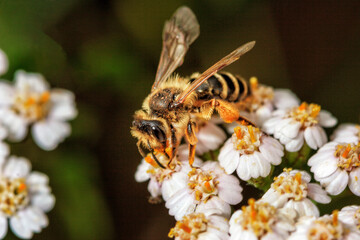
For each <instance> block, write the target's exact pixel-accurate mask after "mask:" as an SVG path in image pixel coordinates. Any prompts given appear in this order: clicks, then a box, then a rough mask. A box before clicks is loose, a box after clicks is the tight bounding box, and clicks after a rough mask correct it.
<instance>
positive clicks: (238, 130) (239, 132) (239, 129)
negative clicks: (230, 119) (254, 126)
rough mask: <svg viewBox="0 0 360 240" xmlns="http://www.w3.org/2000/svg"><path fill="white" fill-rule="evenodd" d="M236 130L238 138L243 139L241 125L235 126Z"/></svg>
mask: <svg viewBox="0 0 360 240" xmlns="http://www.w3.org/2000/svg"><path fill="white" fill-rule="evenodd" d="M234 132H235V134H236V137H237V138H238V139H241V138H242V136H243V135H242V132H241V127H236V128H234Z"/></svg>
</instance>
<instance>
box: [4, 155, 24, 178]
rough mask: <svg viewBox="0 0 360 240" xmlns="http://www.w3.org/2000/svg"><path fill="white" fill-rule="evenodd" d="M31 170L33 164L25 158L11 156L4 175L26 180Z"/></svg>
mask: <svg viewBox="0 0 360 240" xmlns="http://www.w3.org/2000/svg"><path fill="white" fill-rule="evenodd" d="M30 170H31V163H30V161H29V160H27V159H26V158H23V157H15V156H11V157H10V158H9V159H8V161H7V163H6V165H5V167H4V170H3V174H4V176H6V177H9V178H25V177H26V176H27V175H28V174H29V172H30Z"/></svg>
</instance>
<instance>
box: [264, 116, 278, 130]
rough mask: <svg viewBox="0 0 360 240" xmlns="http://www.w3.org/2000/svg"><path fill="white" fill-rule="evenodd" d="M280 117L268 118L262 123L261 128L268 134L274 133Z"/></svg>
mask: <svg viewBox="0 0 360 240" xmlns="http://www.w3.org/2000/svg"><path fill="white" fill-rule="evenodd" d="M281 119H282V118H281V117H272V118H269V119H268V120H266V121H265V122H264V123H263V126H262V130H263V131H264V132H266V133H268V134H274V132H275V128H276V126H277V124H278V123H279V121H281Z"/></svg>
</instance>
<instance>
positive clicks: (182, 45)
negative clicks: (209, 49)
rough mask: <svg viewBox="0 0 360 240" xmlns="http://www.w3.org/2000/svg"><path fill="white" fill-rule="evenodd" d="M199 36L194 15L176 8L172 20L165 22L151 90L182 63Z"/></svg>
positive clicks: (184, 7)
mask: <svg viewBox="0 0 360 240" xmlns="http://www.w3.org/2000/svg"><path fill="white" fill-rule="evenodd" d="M199 34H200V26H199V23H198V21H197V19H196V17H195V15H194V13H193V12H192V11H191V10H190V9H189V8H188V7H186V6H183V7H180V8H178V9H177V10H176V12H175V13H174V15H173V16H172V18H171V19H170V20H168V21H166V22H165V26H164V29H163V36H162V38H163V46H162V51H161V55H160V61H159V66H158V69H157V72H156V77H155V82H154V84H153V86H152V90H154V89H156V88H157V87H158V86H159V84H160V83H161V82H162V81H164V80H165V79H167V78H168V77H169V76H170V74H171V73H173V72H174V71H175V69H176V68H177V67H179V66H180V65H181V64H182V63H183V60H184V57H185V54H186V52H187V50H188V49H189V46H190V44H191V43H193V42H194V41H195V39H196V38H197V37H198V36H199Z"/></svg>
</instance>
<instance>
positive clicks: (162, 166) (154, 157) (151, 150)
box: [148, 141, 165, 169]
mask: <svg viewBox="0 0 360 240" xmlns="http://www.w3.org/2000/svg"><path fill="white" fill-rule="evenodd" d="M148 147H149V149H150V153H151V156H152V157H153V159H154V160H155V162H156V163H157V165H159V167H161V168H164V169H165V167H164V165H162V164H161V163H160V161H159V159H157V157H156V156H155V154H154V150H153V149H152V148H151V145H150V143H149V141H148Z"/></svg>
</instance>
